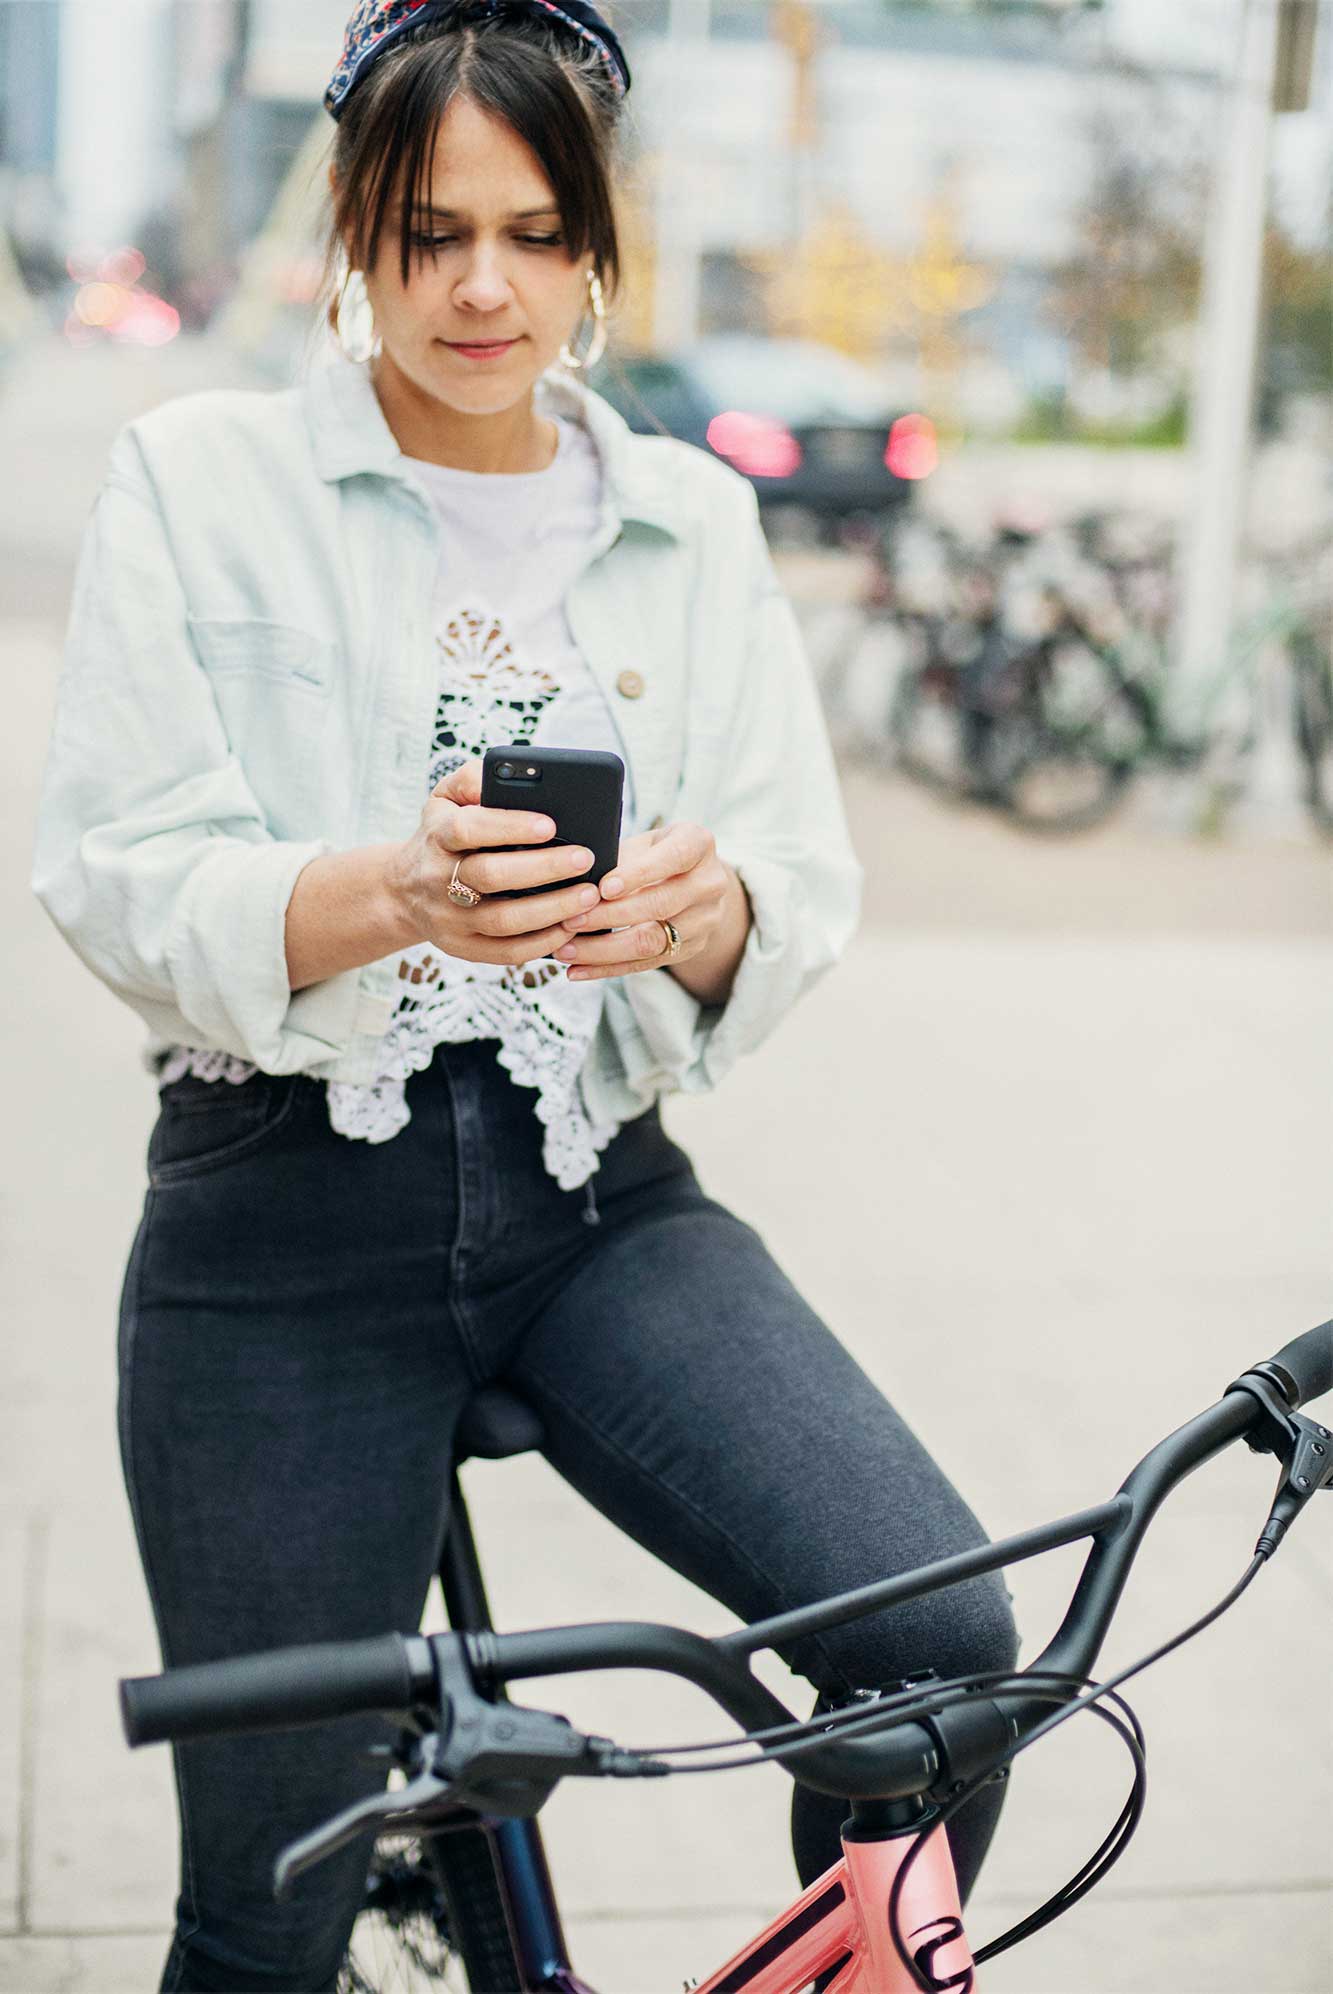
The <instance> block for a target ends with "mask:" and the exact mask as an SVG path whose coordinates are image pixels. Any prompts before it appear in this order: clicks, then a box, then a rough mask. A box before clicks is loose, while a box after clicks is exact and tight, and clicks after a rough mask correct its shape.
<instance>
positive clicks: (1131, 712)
mask: <svg viewBox="0 0 1333 1994" xmlns="http://www.w3.org/2000/svg"><path fill="white" fill-rule="evenodd" d="M1151 728H1152V713H1151V709H1150V707H1149V704H1148V700H1147V698H1146V696H1145V695H1144V693H1143V692H1142V691H1141V689H1140V688H1139V687H1138V686H1136V685H1134V684H1133V683H1132V682H1131V681H1129V680H1128V679H1126V678H1124V677H1123V676H1122V675H1121V673H1120V672H1119V670H1118V669H1117V667H1116V665H1115V664H1114V662H1113V661H1112V660H1111V659H1110V658H1108V657H1107V656H1105V655H1104V654H1103V653H1102V652H1101V651H1099V650H1097V649H1096V648H1095V647H1094V646H1093V645H1091V644H1088V643H1085V642H1084V641H1082V640H1081V639H1079V638H1069V637H1065V638H1060V639H1057V640H1055V641H1054V642H1047V643H1044V644H1042V645H1040V646H1038V647H1037V648H1036V649H1034V650H1033V652H1032V653H1031V654H1030V655H1029V657H1028V658H1027V659H1026V660H1025V661H1024V671H1023V689H1022V696H1021V698H1019V699H1018V700H1016V701H1015V703H1014V705H1013V706H1012V708H1011V709H1010V711H1009V712H1008V713H1007V714H1006V715H1005V716H1004V718H1003V720H1002V721H1001V723H1000V725H999V727H998V728H997V735H996V741H995V746H994V749H993V753H992V772H993V773H994V775H995V778H996V780H997V782H998V783H999V784H1000V785H1001V787H1002V789H1003V792H1004V803H1005V807H1006V809H1007V810H1008V811H1009V813H1010V815H1011V816H1012V817H1013V818H1014V820H1015V822H1016V823H1018V824H1020V825H1022V827H1023V828H1024V830H1028V831H1079V830H1086V829H1089V828H1090V827H1091V826H1092V825H1094V824H1099V823H1100V822H1101V821H1102V819H1103V818H1105V817H1106V816H1107V815H1109V813H1110V812H1111V811H1112V810H1113V809H1114V808H1115V806H1116V805H1117V804H1118V803H1119V802H1120V800H1121V798H1122V796H1123V794H1124V791H1125V789H1126V787H1127V785H1128V783H1129V781H1130V778H1131V777H1132V775H1133V774H1134V770H1135V768H1136V766H1137V764H1138V762H1139V761H1140V759H1141V758H1142V756H1143V753H1144V750H1145V748H1146V746H1147V744H1148V740H1149V736H1150V733H1151Z"/></svg>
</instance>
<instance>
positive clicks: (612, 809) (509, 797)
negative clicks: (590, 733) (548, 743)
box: [481, 747, 625, 900]
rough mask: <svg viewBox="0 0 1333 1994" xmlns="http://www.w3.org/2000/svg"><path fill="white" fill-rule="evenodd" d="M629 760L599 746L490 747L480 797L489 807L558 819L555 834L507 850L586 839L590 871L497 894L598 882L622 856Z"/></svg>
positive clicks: (507, 896)
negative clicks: (623, 814)
mask: <svg viewBox="0 0 1333 1994" xmlns="http://www.w3.org/2000/svg"><path fill="white" fill-rule="evenodd" d="M624 795H625V764H624V763H623V762H622V761H621V759H620V756H619V755H613V754H610V753H608V752H607V751H606V750H604V749H601V748H520V747H508V748H488V749H487V750H486V754H485V758H484V760H483V762H482V765H481V800H482V803H483V805H484V806H485V807H486V809H488V810H529V811H536V812H538V813H539V814H540V815H541V816H543V817H551V818H553V819H554V820H555V836H554V838H548V839H547V840H546V842H545V843H544V844H541V845H508V846H506V847H505V849H506V850H507V851H515V852H532V851H546V850H548V849H549V848H550V847H551V846H552V845H586V846H587V847H588V850H589V851H590V852H591V853H592V864H591V865H590V866H589V868H588V870H587V871H586V872H581V873H576V874H571V876H570V877H569V878H568V879H556V880H551V881H549V882H548V883H547V885H545V886H514V887H510V888H508V889H507V891H505V892H504V893H500V894H496V895H495V898H496V899H498V900H515V899H521V898H523V897H524V896H525V895H527V894H531V893H554V892H557V891H559V890H560V889H561V888H562V887H566V886H577V885H579V884H580V883H581V882H582V881H584V880H590V881H591V882H592V884H593V885H594V886H596V885H598V884H599V883H600V882H601V880H603V879H604V878H605V876H606V874H607V873H608V872H611V871H612V870H613V869H614V867H615V864H616V862H617V860H618V859H619V857H620V817H621V810H622V808H623V804H624Z"/></svg>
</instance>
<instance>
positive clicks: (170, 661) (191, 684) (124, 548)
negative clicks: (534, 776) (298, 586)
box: [31, 424, 357, 1073]
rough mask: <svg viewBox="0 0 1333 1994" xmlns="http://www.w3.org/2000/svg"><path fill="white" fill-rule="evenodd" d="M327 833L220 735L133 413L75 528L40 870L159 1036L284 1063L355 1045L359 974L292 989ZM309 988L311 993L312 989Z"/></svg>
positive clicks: (42, 806)
mask: <svg viewBox="0 0 1333 1994" xmlns="http://www.w3.org/2000/svg"><path fill="white" fill-rule="evenodd" d="M333 849H334V846H333V844H332V843H331V842H330V841H329V840H328V839H325V838H315V839H310V840H308V841H306V842H304V843H296V842H286V841H281V840H278V839H275V838H274V837H273V835H272V834H271V832H270V830H269V828H268V826H267V825H266V822H265V819H264V814H263V811H262V810H261V808H260V805H259V803H258V802H257V801H256V798H255V796H254V793H253V791H252V789H251V787H250V784H249V782H248V781H247V779H246V776H245V773H244V771H243V769H242V767H241V765H240V762H239V761H238V760H237V758H236V756H235V754H234V753H233V752H232V750H231V747H230V745H229V743H228V740H227V737H226V734H225V731H224V729H223V726H222V723H221V719H220V717H219V714H218V710H217V705H216V702H215V700H214V697H213V693H212V689H211V687H210V684H209V682H208V679H207V676H206V674H205V672H204V670H203V668H202V666H201V664H200V661H199V659H198V657H197V655H196V654H195V652H194V649H193V646H192V643H191V639H190V634H189V627H188V623H187V620H186V611H185V601H184V596H183V592H182V588H181V584H180V579H179V576H178V574H177V571H176V566H175V563H174V560H173V556H172V552H171V546H170V541H169V536H168V533H167V530H166V527H165V524H164V520H163V516H162V510H161V507H160V504H159V502H158V498H157V495H156V492H155V490H154V487H153V483H152V479H151V477H150V475H149V472H148V469H147V466H146V465H145V463H144V461H143V457H142V453H141V450H140V447H139V444H138V442H137V439H136V438H135V435H134V431H133V425H132V424H131V425H126V427H125V428H124V429H123V430H122V431H121V432H120V433H119V435H118V436H117V438H116V441H115V444H114V445H113V448H112V453H111V457H110V461H109V465H108V470H107V474H106V477H105V480H104V482H103V485H102V487H101V489H100V491H99V493H98V496H97V499H96V502H95V504H94V508H93V512H92V515H91V518H90V519H89V522H88V524H87V527H86V528H85V532H84V538H83V543H82V546H81V549H80V554H79V563H78V568H77V571H76V576H75V583H74V593H73V599H72V603H71V608H70V617H69V623H68V627H67V632H66V640H65V650H64V657H63V662H62V667H61V673H60V678H59V682H58V686H57V692H56V704H55V714H54V718H53V724H52V730H51V737H50V741H49V745H48V749H47V759H46V765H45V769H44V773H43V779H42V787H41V792H40V798H39V804H38V813H37V820H36V828H35V839H34V852H33V867H32V878H31V885H32V889H33V891H34V893H35V894H36V896H37V898H38V900H39V901H40V902H41V904H42V906H43V907H44V908H45V909H46V912H47V913H48V914H49V916H50V917H51V920H52V921H53V922H54V923H55V926H56V927H57V929H58V930H59V931H60V933H61V935H62V936H63V937H64V939H65V940H66V941H67V942H68V943H69V945H70V946H71V948H72V949H73V950H74V952H75V953H76V955H78V956H79V957H80V958H81V960H82V961H83V962H84V963H85V964H86V965H87V967H88V968H89V969H90V970H91V971H92V972H93V974H94V975H95V976H96V977H98V978H99V980H100V981H101V982H103V983H104V984H106V985H107V986H108V988H109V989H111V990H112V991H114V992H115V994H116V995H117V996H118V997H119V998H121V999H122V1000H123V1001H124V1002H125V1003H127V1004H128V1005H129V1006H130V1007H131V1008H132V1009H133V1010H135V1011H137V1012H138V1013H139V1015H140V1016H141V1017H143V1018H144V1019H146V1020H147V1021H148V1023H149V1024H150V1026H153V1027H155V1028H156V1029H159V1030H164V1031H165V1033H166V1035H167V1036H168V1037H170V1036H173V1035H174V1034H175V1033H176V1032H178V1031H179V1030H180V1029H181V1026H182V1023H183V1024H184V1025H185V1026H186V1027H188V1031H189V1037H190V1041H191V1042H192V1043H194V1044H197V1045H203V1046H215V1047H220V1048H222V1049H224V1050H227V1051H230V1052H233V1053H236V1054H237V1055H238V1056H240V1057H243V1058H246V1059H249V1060H252V1061H254V1062H255V1063H256V1064H257V1065H259V1066H262V1067H264V1068H265V1069H267V1070H268V1071H269V1072H273V1073H289V1072H293V1071H297V1070H299V1069H300V1068H302V1067H303V1066H306V1065H308V1064H310V1062H311V1061H312V1060H316V1059H320V1058H327V1057H329V1056H330V1055H331V1054H334V1053H336V1052H338V1051H340V1050H341V1049H342V1047H343V1046H344V1045H345V1044H346V1042H347V1040H348V1038H349V1036H350V1032H351V1026H352V1016H353V1011H354V1007H355V1003H356V997H357V978H356V973H355V972H354V971H353V972H350V973H349V974H346V975H344V976H341V977H335V978H331V979H330V980H329V981H328V982H325V983H321V984H316V985H312V986H310V988H309V989H308V990H304V991H301V992H298V993H297V994H296V995H295V996H293V994H292V991H291V989H290V987H289V985H288V980H287V970H286V942H285V920H286V908H287V902H288V899H289V898H290V895H291V891H292V887H293V885H294V884H295V881H296V878H297V875H298V874H299V873H300V872H301V870H302V868H303V867H304V866H306V865H307V864H309V862H310V860H311V859H313V858H316V857H318V856H320V855H321V854H322V853H325V852H329V851H332V850H333ZM312 999H313V1001H311V1000H312Z"/></svg>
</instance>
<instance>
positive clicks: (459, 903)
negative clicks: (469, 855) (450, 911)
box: [445, 859, 481, 907]
mask: <svg viewBox="0 0 1333 1994" xmlns="http://www.w3.org/2000/svg"><path fill="white" fill-rule="evenodd" d="M462 863H463V861H462V859H455V861H454V876H453V878H452V879H451V880H450V881H449V884H448V886H447V888H446V889H445V890H446V892H447V893H448V895H449V898H450V899H451V900H452V901H453V903H454V905H455V907H479V906H480V905H481V895H480V894H479V893H478V892H477V889H476V888H475V887H474V886H469V885H468V883H467V881H466V880H465V879H460V878H459V877H458V868H459V866H460V865H462Z"/></svg>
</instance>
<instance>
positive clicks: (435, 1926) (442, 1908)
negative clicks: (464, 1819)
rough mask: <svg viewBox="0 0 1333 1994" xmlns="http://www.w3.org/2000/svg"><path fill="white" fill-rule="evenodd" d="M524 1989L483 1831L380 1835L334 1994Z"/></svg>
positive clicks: (488, 1993)
mask: <svg viewBox="0 0 1333 1994" xmlns="http://www.w3.org/2000/svg"><path fill="white" fill-rule="evenodd" d="M521 1987H522V1981H521V1980H520V1978H519V1973H518V1969H517V1967H516V1966H515V1964H514V1952H513V1946H512V1943H511V1941H510V1936H509V1921H508V1919H507V1917H506V1915H505V1907H504V1900H503V1898H502V1897H501V1895H500V1887H499V1883H498V1881H497V1879H496V1873H495V1863H494V1860H493V1858H492V1855H491V1845H490V1841H489V1838H488V1837H487V1835H486V1833H485V1831H484V1830H483V1829H481V1828H471V1827H467V1828H463V1827H460V1828H452V1829H449V1830H447V1831H446V1832H443V1833H440V1834H434V1835H430V1836H427V1837H421V1836H415V1835H396V1836H393V1835H391V1836H383V1837H381V1839H380V1840H379V1841H378V1842H377V1843H376V1845H375V1853H374V1856H373V1858H372V1861H371V1868H370V1873H369V1876H368V1877H367V1879H366V1901H365V1905H364V1907H363V1909H362V1911H361V1914H360V1916H359V1917H358V1919H357V1921H356V1925H355V1927H354V1928H353V1931H352V1942H351V1945H350V1946H349V1948H348V1955H347V1959H346V1961H345V1962H344V1965H343V1969H342V1973H341V1975H340V1976H339V1980H338V1994H429V1990H432V1989H435V1990H439V1989H442V1988H443V1989H447V1990H448V1994H520V1990H521Z"/></svg>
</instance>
